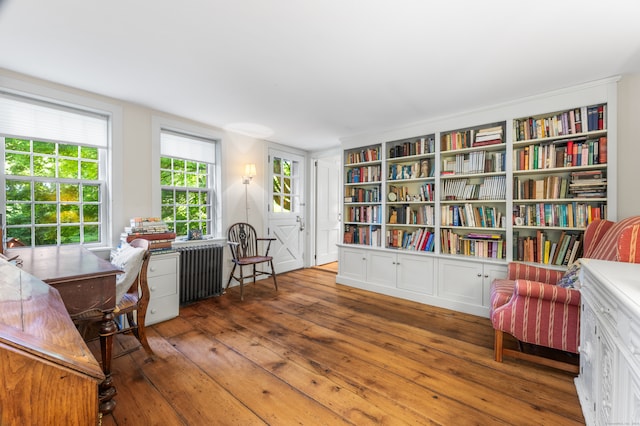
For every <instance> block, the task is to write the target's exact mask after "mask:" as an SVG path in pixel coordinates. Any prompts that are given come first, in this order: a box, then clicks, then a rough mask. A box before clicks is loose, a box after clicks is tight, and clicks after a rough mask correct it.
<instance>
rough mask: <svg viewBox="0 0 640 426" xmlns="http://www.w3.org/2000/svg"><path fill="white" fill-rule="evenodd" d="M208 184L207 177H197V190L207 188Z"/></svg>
mask: <svg viewBox="0 0 640 426" xmlns="http://www.w3.org/2000/svg"><path fill="white" fill-rule="evenodd" d="M208 182H209V175H198V185H197V187H198V188H207V183H208Z"/></svg>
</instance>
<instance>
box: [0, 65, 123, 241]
mask: <svg viewBox="0 0 640 426" xmlns="http://www.w3.org/2000/svg"><path fill="white" fill-rule="evenodd" d="M0 87H1V88H2V89H3V90H5V91H7V92H10V93H14V94H16V95H20V96H26V97H30V98H34V99H40V100H43V101H46V102H52V103H57V104H61V105H66V106H69V107H72V108H81V109H85V110H87V111H91V112H95V113H97V114H102V115H106V116H108V117H109V118H110V122H111V128H110V132H109V140H108V146H107V159H106V163H107V171H106V176H107V185H108V193H107V194H105V197H104V202H105V203H106V213H107V218H108V219H107V220H105V221H103V224H104V226H105V227H106V229H105V232H104V234H103V235H104V236H105V241H103V242H102V243H100V244H87V246H88V247H108V246H114V247H115V246H116V245H117V244H118V241H119V238H120V231H119V229H121V224H123V223H125V221H126V220H125V218H124V217H122V210H123V209H122V205H123V195H122V190H123V182H122V171H123V160H124V159H123V112H122V107H121V106H119V105H115V104H112V103H108V102H104V101H101V100H98V99H95V98H92V97H90V96H87V95H80V94H76V93H71V92H67V91H63V90H59V89H55V88H52V87H48V86H44V85H41V84H36V83H31V82H27V81H24V80H18V79H15V78H11V77H7V76H4V75H1V74H0ZM115 229H118V232H114V230H115Z"/></svg>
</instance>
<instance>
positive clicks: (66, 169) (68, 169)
mask: <svg viewBox="0 0 640 426" xmlns="http://www.w3.org/2000/svg"><path fill="white" fill-rule="evenodd" d="M58 161H59V162H60V166H59V167H60V169H59V171H58V176H59V177H61V178H66V179H77V178H78V160H67V159H64V158H59V159H58Z"/></svg>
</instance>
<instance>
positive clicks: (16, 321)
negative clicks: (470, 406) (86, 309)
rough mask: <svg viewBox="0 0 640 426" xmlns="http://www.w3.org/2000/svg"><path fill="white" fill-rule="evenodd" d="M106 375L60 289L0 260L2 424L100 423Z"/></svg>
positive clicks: (0, 403) (0, 406) (0, 415)
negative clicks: (101, 391) (100, 388)
mask: <svg viewBox="0 0 640 426" xmlns="http://www.w3.org/2000/svg"><path fill="white" fill-rule="evenodd" d="M104 378H105V376H104V374H103V373H102V371H101V369H100V365H99V364H98V361H96V359H95V358H94V357H93V355H92V354H91V351H90V350H89V348H88V347H87V345H86V344H85V342H84V341H83V340H82V337H81V336H80V334H79V333H78V330H76V327H75V326H74V324H73V322H72V321H71V319H70V318H69V315H68V313H67V312H66V309H65V307H64V304H63V302H62V298H61V297H60V294H59V292H58V291H57V290H56V289H55V288H52V287H51V286H49V285H47V284H45V283H44V282H42V281H41V280H39V279H37V278H35V277H33V276H32V275H30V274H28V273H26V272H24V271H22V270H21V269H19V268H17V267H16V266H14V265H11V264H9V263H8V262H6V261H4V260H0V424H2V425H18V424H41V425H44V424H94V425H96V424H99V421H100V418H99V414H98V385H99V383H100V382H101V381H103V380H104Z"/></svg>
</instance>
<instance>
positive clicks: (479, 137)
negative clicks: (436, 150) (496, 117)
mask: <svg viewBox="0 0 640 426" xmlns="http://www.w3.org/2000/svg"><path fill="white" fill-rule="evenodd" d="M500 143H503V130H502V126H492V127H486V128H482V129H478V130H476V129H469V130H461V131H453V132H449V133H445V134H443V135H442V136H441V137H440V150H441V151H454V150H457V149H465V148H473V147H480V146H487V145H495V144H500Z"/></svg>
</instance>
